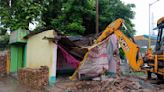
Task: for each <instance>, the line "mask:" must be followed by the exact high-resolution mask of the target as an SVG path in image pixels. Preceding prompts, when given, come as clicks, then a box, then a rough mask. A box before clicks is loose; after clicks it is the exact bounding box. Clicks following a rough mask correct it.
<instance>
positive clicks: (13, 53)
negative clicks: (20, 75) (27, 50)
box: [10, 45, 17, 72]
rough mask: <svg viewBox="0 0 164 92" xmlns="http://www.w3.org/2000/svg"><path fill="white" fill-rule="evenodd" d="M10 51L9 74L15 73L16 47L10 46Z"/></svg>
mask: <svg viewBox="0 0 164 92" xmlns="http://www.w3.org/2000/svg"><path fill="white" fill-rule="evenodd" d="M10 50H11V52H10V53H11V60H10V72H16V71H17V47H16V46H14V45H12V46H11V49H10Z"/></svg>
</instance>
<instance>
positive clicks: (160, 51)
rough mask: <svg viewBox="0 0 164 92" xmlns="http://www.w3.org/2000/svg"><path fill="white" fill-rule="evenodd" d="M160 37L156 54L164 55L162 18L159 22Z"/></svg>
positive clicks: (163, 22) (163, 20)
mask: <svg viewBox="0 0 164 92" xmlns="http://www.w3.org/2000/svg"><path fill="white" fill-rule="evenodd" d="M156 29H158V36H157V42H156V48H155V53H156V54H164V17H162V18H160V19H159V20H158V22H157V28H155V29H154V30H156Z"/></svg>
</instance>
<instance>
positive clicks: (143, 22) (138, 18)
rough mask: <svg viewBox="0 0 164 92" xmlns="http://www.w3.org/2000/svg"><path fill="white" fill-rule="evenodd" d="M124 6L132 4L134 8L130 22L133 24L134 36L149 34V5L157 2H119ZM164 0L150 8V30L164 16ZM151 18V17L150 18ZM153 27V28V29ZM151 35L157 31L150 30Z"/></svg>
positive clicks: (124, 0)
mask: <svg viewBox="0 0 164 92" xmlns="http://www.w3.org/2000/svg"><path fill="white" fill-rule="evenodd" d="M121 1H122V2H124V3H125V4H128V3H133V4H135V5H136V7H135V8H134V9H133V11H135V13H136V14H135V18H134V19H133V20H132V22H133V23H134V24H135V27H134V29H135V30H136V35H143V34H146V35H148V34H149V4H150V3H153V2H155V1H157V0H121ZM163 4H164V0H159V1H158V2H156V3H154V4H153V5H151V7H150V16H151V18H150V24H151V27H150V28H151V29H153V28H154V27H155V26H156V23H157V20H158V19H159V18H161V17H163V16H164V12H163V9H164V5H163ZM152 16H153V17H152ZM152 24H153V25H152ZM153 26H154V27H153ZM151 34H157V31H154V30H151Z"/></svg>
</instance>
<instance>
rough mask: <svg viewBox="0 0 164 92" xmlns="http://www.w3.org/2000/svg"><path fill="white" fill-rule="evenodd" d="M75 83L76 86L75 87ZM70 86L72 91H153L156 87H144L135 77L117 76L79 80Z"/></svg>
mask: <svg viewBox="0 0 164 92" xmlns="http://www.w3.org/2000/svg"><path fill="white" fill-rule="evenodd" d="M73 85H74V87H73ZM73 85H69V86H68V88H69V90H71V92H152V91H157V90H158V89H156V88H150V89H148V88H144V87H143V86H142V85H140V83H139V79H136V78H133V77H117V78H114V79H113V80H111V79H110V78H109V80H106V81H79V82H76V83H75V84H73Z"/></svg>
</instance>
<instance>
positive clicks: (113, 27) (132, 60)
mask: <svg viewBox="0 0 164 92" xmlns="http://www.w3.org/2000/svg"><path fill="white" fill-rule="evenodd" d="M123 23H124V20H123V19H120V18H119V19H117V20H116V21H114V22H112V23H111V24H109V25H108V26H107V28H106V29H105V30H104V31H103V33H102V34H101V35H100V36H99V37H98V39H97V41H96V42H97V43H99V42H101V41H102V40H104V39H105V38H106V37H108V36H109V35H111V34H113V33H114V34H115V35H116V36H117V38H118V42H119V44H120V46H121V47H122V49H123V51H124V53H125V55H126V57H127V60H128V62H129V65H130V66H131V68H132V69H133V70H134V71H140V70H141V65H142V64H143V59H142V56H141V54H140V49H139V47H138V46H137V45H136V44H135V42H133V40H132V39H129V38H128V37H127V36H126V35H124V33H123V32H121V31H120V30H119V29H120V27H121V26H122V25H123Z"/></svg>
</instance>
